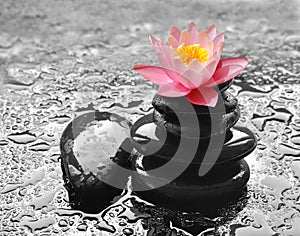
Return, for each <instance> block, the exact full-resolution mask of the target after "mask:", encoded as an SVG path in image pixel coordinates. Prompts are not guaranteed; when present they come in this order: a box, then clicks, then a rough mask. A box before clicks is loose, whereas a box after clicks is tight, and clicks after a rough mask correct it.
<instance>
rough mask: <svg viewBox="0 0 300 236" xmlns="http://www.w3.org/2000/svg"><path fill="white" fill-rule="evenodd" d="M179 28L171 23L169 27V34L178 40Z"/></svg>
mask: <svg viewBox="0 0 300 236" xmlns="http://www.w3.org/2000/svg"><path fill="white" fill-rule="evenodd" d="M180 34H181V32H180V30H179V29H178V28H177V27H176V26H175V25H172V26H171V29H170V35H173V36H174V38H175V39H176V40H177V41H178V42H179V39H180Z"/></svg>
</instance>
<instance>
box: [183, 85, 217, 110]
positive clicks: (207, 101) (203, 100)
mask: <svg viewBox="0 0 300 236" xmlns="http://www.w3.org/2000/svg"><path fill="white" fill-rule="evenodd" d="M186 97H187V99H188V100H189V101H190V102H191V103H193V104H196V105H202V106H210V107H215V106H216V104H217V101H218V93H217V91H215V90H214V89H212V88H205V87H200V88H196V89H193V90H192V91H191V92H190V93H189V94H188V95H186Z"/></svg>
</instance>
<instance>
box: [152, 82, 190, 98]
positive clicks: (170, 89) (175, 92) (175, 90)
mask: <svg viewBox="0 0 300 236" xmlns="http://www.w3.org/2000/svg"><path fill="white" fill-rule="evenodd" d="M190 91H191V90H190V89H187V88H185V87H184V86H180V84H176V85H175V84H174V83H171V84H162V85H160V86H159V89H158V91H157V93H158V94H159V95H162V96H165V97H181V96H185V95H187V94H188V93H189V92H190Z"/></svg>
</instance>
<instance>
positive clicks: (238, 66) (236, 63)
mask: <svg viewBox="0 0 300 236" xmlns="http://www.w3.org/2000/svg"><path fill="white" fill-rule="evenodd" d="M247 64H248V60H247V59H246V58H227V59H224V60H221V61H220V62H219V64H218V66H217V69H216V71H215V73H214V75H213V77H212V78H211V79H210V80H209V81H208V82H207V83H205V84H203V86H206V87H212V86H216V85H218V84H222V83H225V82H227V81H229V80H231V79H232V78H234V77H235V76H237V75H239V74H240V73H241V72H242V71H243V70H244V68H245V67H246V66H247Z"/></svg>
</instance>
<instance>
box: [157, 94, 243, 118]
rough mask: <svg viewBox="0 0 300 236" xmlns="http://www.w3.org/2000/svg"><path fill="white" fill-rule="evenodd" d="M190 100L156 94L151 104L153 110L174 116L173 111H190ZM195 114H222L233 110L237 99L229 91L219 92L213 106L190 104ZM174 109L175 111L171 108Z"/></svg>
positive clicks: (183, 97)
mask: <svg viewBox="0 0 300 236" xmlns="http://www.w3.org/2000/svg"><path fill="white" fill-rule="evenodd" d="M220 95H221V96H220ZM187 104H190V102H189V101H188V100H187V99H186V97H185V96H182V97H176V98H174V97H164V96H161V95H159V94H156V95H155V96H154V98H153V100H152V105H153V107H154V109H155V110H157V111H158V112H160V113H162V114H168V115H169V116H174V113H191V110H190V109H191V108H190V106H187ZM191 105H192V108H194V110H193V111H192V112H194V111H195V112H196V113H197V114H199V115H200V114H220V113H221V114H223V113H230V112H232V111H234V110H235V109H236V107H237V105H238V101H237V99H236V98H235V97H234V96H233V95H232V94H230V93H229V92H222V93H221V94H219V99H218V102H217V104H216V106H215V107H207V106H199V105H194V104H191ZM172 108H173V109H176V112H175V111H173V110H172Z"/></svg>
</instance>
